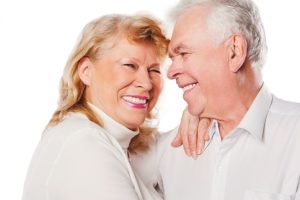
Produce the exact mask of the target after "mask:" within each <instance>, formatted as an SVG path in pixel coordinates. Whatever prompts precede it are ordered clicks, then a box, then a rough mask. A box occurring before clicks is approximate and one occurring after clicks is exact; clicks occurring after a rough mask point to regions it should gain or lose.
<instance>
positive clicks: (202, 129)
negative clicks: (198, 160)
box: [197, 118, 211, 155]
mask: <svg viewBox="0 0 300 200" xmlns="http://www.w3.org/2000/svg"><path fill="white" fill-rule="evenodd" d="M210 122H211V120H210V119H208V118H201V119H200V121H199V125H198V130H197V154H198V155H200V154H202V152H203V150H204V146H205V141H207V140H209V133H208V130H209V127H210Z"/></svg>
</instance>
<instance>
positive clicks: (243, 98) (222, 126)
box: [217, 69, 263, 139]
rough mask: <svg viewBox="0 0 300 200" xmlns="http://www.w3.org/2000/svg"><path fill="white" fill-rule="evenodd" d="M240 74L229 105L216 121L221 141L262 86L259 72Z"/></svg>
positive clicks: (244, 112)
mask: <svg viewBox="0 0 300 200" xmlns="http://www.w3.org/2000/svg"><path fill="white" fill-rule="evenodd" d="M241 73H242V74H240V76H239V78H238V80H237V81H236V87H235V88H236V90H235V94H234V95H232V97H229V98H231V100H230V103H229V104H227V106H226V107H223V109H222V111H221V112H220V113H221V114H222V115H221V116H220V117H219V119H217V120H218V123H219V131H220V135H221V138H222V139H223V138H224V137H226V136H227V135H228V134H229V133H230V132H231V131H232V130H233V129H234V128H236V127H237V126H238V125H239V123H240V122H241V120H242V119H243V117H244V116H245V114H246V113H247V112H248V110H249V108H250V106H251V105H252V103H253V101H254V99H255V98H256V96H257V94H258V93H259V91H260V89H261V87H262V85H263V81H262V77H261V73H260V71H254V70H253V69H251V70H250V71H247V72H241Z"/></svg>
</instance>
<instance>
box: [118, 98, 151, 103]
mask: <svg viewBox="0 0 300 200" xmlns="http://www.w3.org/2000/svg"><path fill="white" fill-rule="evenodd" d="M123 99H124V100H125V101H127V102H129V103H134V104H146V103H147V99H140V98H136V97H130V96H124V97H123Z"/></svg>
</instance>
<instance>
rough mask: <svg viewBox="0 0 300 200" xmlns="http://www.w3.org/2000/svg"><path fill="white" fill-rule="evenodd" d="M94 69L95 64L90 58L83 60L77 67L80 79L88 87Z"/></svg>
mask: <svg viewBox="0 0 300 200" xmlns="http://www.w3.org/2000/svg"><path fill="white" fill-rule="evenodd" d="M92 67H93V63H92V62H91V60H90V59H89V58H88V57H84V58H82V59H81V60H80V61H79V63H78V66H77V68H78V69H77V71H78V75H79V78H80V79H81V81H82V82H83V83H84V84H85V85H87V86H89V85H90V84H91V75H92Z"/></svg>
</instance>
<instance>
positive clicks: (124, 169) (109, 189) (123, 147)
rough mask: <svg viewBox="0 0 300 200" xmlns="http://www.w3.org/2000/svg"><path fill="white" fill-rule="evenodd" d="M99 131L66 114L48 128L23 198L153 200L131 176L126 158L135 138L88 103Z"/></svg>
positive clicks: (79, 116)
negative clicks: (100, 121)
mask: <svg viewBox="0 0 300 200" xmlns="http://www.w3.org/2000/svg"><path fill="white" fill-rule="evenodd" d="M90 106H91V108H92V109H93V110H94V111H95V112H96V113H97V114H98V115H99V116H100V118H101V120H102V121H103V124H104V127H103V128H101V127H99V126H98V125H97V124H95V123H93V122H91V121H90V120H88V118H87V117H86V116H85V115H83V114H80V113H70V114H69V115H68V116H66V118H65V119H64V120H63V121H62V122H61V123H59V124H57V125H56V126H54V127H51V128H48V129H47V130H45V132H44V133H43V137H42V139H41V141H40V143H39V145H38V147H37V149H36V151H35V153H34V156H33V158H32V162H31V165H30V167H29V170H28V175H27V178H26V181H25V185H24V191H23V200H100V199H101V200H102V199H103V200H156V199H160V197H159V196H158V194H157V193H154V190H153V188H151V189H150V190H151V191H150V190H148V188H147V187H146V185H145V184H144V183H142V182H141V180H140V178H138V177H137V176H135V175H134V173H133V171H132V169H131V166H130V164H129V161H128V157H127V148H128V145H129V142H130V140H131V139H132V138H133V137H134V136H135V135H136V134H138V132H134V131H131V130H129V129H127V128H126V127H124V126H122V125H121V124H119V123H117V122H116V121H114V120H113V119H111V118H110V117H109V116H107V115H106V114H105V113H103V112H102V111H101V110H99V109H97V108H96V107H95V106H93V105H91V104H90Z"/></svg>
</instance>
